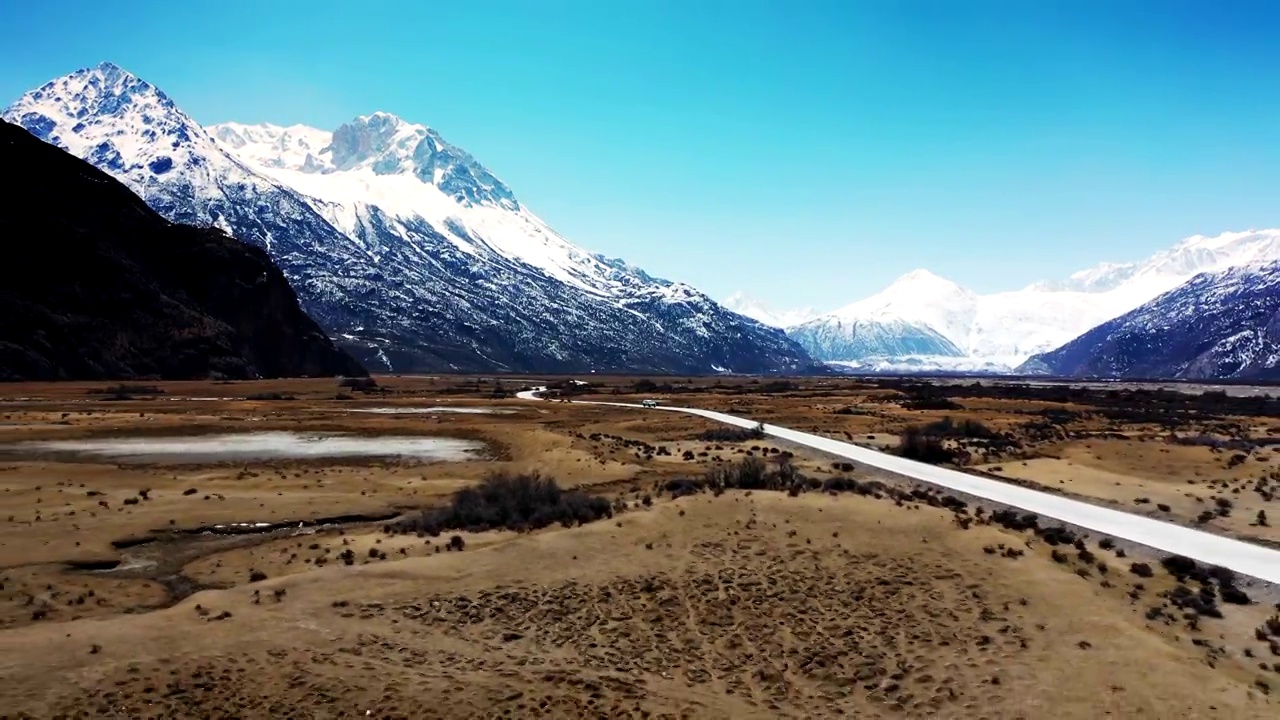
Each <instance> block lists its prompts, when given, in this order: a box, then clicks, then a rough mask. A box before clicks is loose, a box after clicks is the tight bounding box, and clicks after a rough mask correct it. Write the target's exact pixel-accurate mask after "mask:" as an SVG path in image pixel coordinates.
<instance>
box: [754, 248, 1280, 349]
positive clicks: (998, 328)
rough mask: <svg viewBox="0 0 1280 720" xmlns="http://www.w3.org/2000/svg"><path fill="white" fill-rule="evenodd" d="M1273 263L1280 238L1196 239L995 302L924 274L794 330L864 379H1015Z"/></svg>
mask: <svg viewBox="0 0 1280 720" xmlns="http://www.w3.org/2000/svg"><path fill="white" fill-rule="evenodd" d="M1273 261H1280V230H1257V231H1248V232H1230V233H1223V234H1221V235H1218V236H1214V237H1205V236H1194V237H1190V238H1187V239H1185V240H1183V241H1182V242H1180V243H1178V244H1177V245H1175V246H1174V247H1173V248H1171V249H1169V250H1166V251H1163V252H1160V253H1157V254H1155V255H1153V256H1152V257H1150V258H1148V259H1146V260H1144V261H1141V262H1136V263H1126V264H1110V263H1108V264H1102V265H1099V266H1097V267H1095V268H1092V269H1089V270H1084V271H1081V272H1078V273H1075V274H1074V275H1071V276H1070V277H1069V278H1067V279H1066V280H1064V281H1061V282H1041V283H1036V284H1034V285H1031V286H1028V287H1027V288H1025V289H1023V290H1016V291H1012V292H1003V293H995V294H991V295H977V294H975V293H973V292H970V291H968V290H966V289H964V288H962V287H960V286H959V285H956V284H955V283H953V282H951V281H949V280H945V279H943V278H940V277H938V276H937V275H934V274H933V273H930V272H928V271H926V270H916V271H914V272H911V273H908V274H907V275H904V276H902V277H901V278H899V279H898V280H896V281H895V282H894V283H893V284H892V285H890V286H889V287H888V288H886V289H885V290H883V291H882V292H880V293H878V294H876V295H873V296H872V297H869V298H867V299H864V300H860V301H858V302H855V303H853V304H851V305H848V306H846V307H843V308H840V309H838V310H835V311H832V312H829V313H825V314H822V315H818V316H816V317H813V318H809V319H805V320H803V321H801V322H797V323H794V324H791V325H787V326H785V329H786V331H787V333H788V334H789V335H790V336H791V337H793V338H795V339H796V340H797V341H799V342H800V344H801V345H803V346H804V347H805V349H806V350H808V351H809V352H810V353H811V354H812V355H813V357H815V358H817V359H819V360H822V361H826V362H829V363H834V364H837V365H841V366H844V367H847V368H852V369H857V370H864V371H871V372H927V371H930V370H933V371H938V372H982V373H989V372H1012V371H1014V370H1015V369H1016V368H1018V367H1019V366H1021V365H1022V364H1023V363H1024V362H1026V361H1027V360H1028V359H1029V358H1031V357H1032V356H1035V355H1037V354H1040V353H1046V352H1048V351H1050V350H1053V349H1055V348H1058V347H1061V346H1062V345H1064V344H1066V343H1068V342H1070V341H1071V340H1073V339H1074V338H1077V337H1079V336H1081V335H1082V334H1084V333H1086V332H1088V331H1090V330H1091V329H1093V328H1095V327H1098V326H1100V325H1102V324H1103V323H1106V322H1107V321H1109V320H1112V319H1113V318H1117V317H1119V316H1121V315H1124V314H1125V313H1127V312H1129V311H1130V310H1134V309H1135V308H1138V307H1139V306H1142V305H1143V304H1144V303H1147V302H1148V301H1151V300H1152V299H1153V298H1156V297H1157V296H1160V295H1161V294H1163V293H1166V292H1168V291H1171V290H1173V289H1175V288H1178V287H1179V286H1182V285H1183V284H1185V283H1188V282H1189V281H1190V280H1192V278H1195V277H1196V276H1198V275H1200V274H1201V273H1206V272H1208V273H1216V272H1221V271H1223V270H1227V269H1230V268H1237V267H1247V266H1259V265H1264V264H1266V263H1268V262H1273ZM757 317H758V318H761V319H765V317H766V316H764V315H757ZM767 317H769V318H781V317H785V316H784V315H781V314H775V315H771V316H767Z"/></svg>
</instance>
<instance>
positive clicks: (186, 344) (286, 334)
mask: <svg viewBox="0 0 1280 720" xmlns="http://www.w3.org/2000/svg"><path fill="white" fill-rule="evenodd" d="M102 152H103V154H104V156H111V157H114V155H111V153H110V152H109V151H106V150H104V151H102ZM0 158H2V159H3V163H4V167H5V169H6V171H7V172H8V173H9V174H10V177H11V178H13V179H14V180H16V182H12V183H10V185H9V186H8V188H7V189H6V200H7V201H8V203H10V204H9V205H8V208H9V212H6V213H3V214H0V238H3V242H4V245H5V247H4V250H5V256H6V259H7V262H8V266H9V267H10V268H12V269H13V270H14V272H11V273H9V274H8V276H7V278H6V280H5V282H4V283H0V379H4V380H20V379H32V380H35V379H38V380H61V379H124V378H161V379H203V378H208V377H216V376H222V377H227V378H254V377H286V376H288V377H295V376H325V375H328V376H333V375H349V376H350V375H364V374H365V371H364V369H363V368H362V367H361V366H360V365H359V363H357V362H356V361H355V360H354V359H352V358H351V357H350V356H348V355H347V354H346V353H344V352H342V351H341V350H339V349H338V348H336V347H335V346H334V344H333V343H332V342H331V341H330V339H329V338H328V337H327V336H326V335H325V333H324V332H323V331H322V330H321V329H320V327H319V326H318V325H316V323H315V322H314V321H313V320H311V319H310V318H309V317H307V315H306V314H305V313H304V312H303V310H302V308H301V307H300V306H299V304H298V299H297V297H296V296H295V295H294V293H293V290H292V289H291V288H290V286H289V283H288V281H287V280H286V279H285V277H284V275H283V274H281V272H280V270H279V269H277V268H276V267H275V265H273V264H272V262H271V260H270V258H269V257H268V256H267V254H266V253H265V252H263V251H261V250H259V249H257V248H254V247H251V246H249V245H246V244H244V243H242V242H240V241H238V240H236V239H234V238H232V237H230V236H228V235H226V234H225V233H224V232H223V231H221V230H218V229H214V228H196V227H191V226H187V225H180V224H173V223H170V222H169V221H167V220H165V219H164V218H162V217H160V216H159V215H158V214H157V213H156V212H155V211H153V210H152V209H151V208H149V207H148V206H147V205H146V203H144V202H143V201H142V200H141V199H139V198H138V196H136V195H135V194H133V193H132V192H130V190H129V189H128V188H127V187H125V186H124V185H122V184H121V183H119V182H117V181H116V180H114V179H113V178H111V177H110V176H109V175H107V174H106V173H104V172H101V171H99V170H97V169H96V168H94V167H93V166H92V165H90V164H88V163H86V162H84V161H83V160H80V159H78V158H76V157H73V156H72V155H70V154H68V153H66V152H63V151H62V150H59V149H58V148H55V147H53V146H51V145H49V144H46V143H44V142H41V140H40V139H37V138H36V137H33V136H32V135H31V134H30V133H29V132H27V131H26V130H24V129H22V128H20V127H17V126H15V125H11V124H9V123H5V122H0Z"/></svg>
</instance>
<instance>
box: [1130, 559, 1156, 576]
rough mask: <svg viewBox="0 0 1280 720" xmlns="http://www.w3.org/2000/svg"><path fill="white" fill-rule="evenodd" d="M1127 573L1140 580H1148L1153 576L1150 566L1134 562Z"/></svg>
mask: <svg viewBox="0 0 1280 720" xmlns="http://www.w3.org/2000/svg"><path fill="white" fill-rule="evenodd" d="M1129 572H1131V573H1133V574H1134V575H1137V576H1138V577H1140V578H1149V577H1152V576H1154V575H1155V572H1153V571H1152V570H1151V566H1150V565H1148V564H1146V563H1143V562H1136V563H1133V564H1132V565H1130V566H1129Z"/></svg>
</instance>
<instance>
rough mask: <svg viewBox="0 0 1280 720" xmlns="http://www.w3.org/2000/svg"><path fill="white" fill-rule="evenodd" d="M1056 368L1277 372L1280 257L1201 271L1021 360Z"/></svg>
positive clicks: (1075, 371)
mask: <svg viewBox="0 0 1280 720" xmlns="http://www.w3.org/2000/svg"><path fill="white" fill-rule="evenodd" d="M1021 370H1022V371H1023V372H1038V373H1046V374H1052V375H1056V376H1086V377H1108V378H1181V379H1201V378H1241V379H1246V378H1247V379H1267V380H1276V379H1280V262H1274V263H1269V264H1265V265H1245V266H1241V267H1236V268H1231V269H1228V270H1222V271H1218V272H1214V273H1203V274H1200V275H1197V276H1195V277H1194V278H1193V279H1191V280H1190V281H1188V282H1187V283H1185V284H1183V285H1181V286H1179V287H1177V288H1175V289H1174V290H1171V291H1169V292H1167V293H1164V294H1163V295H1161V296H1159V297H1157V298H1156V299H1154V300H1152V301H1151V302H1148V303H1146V304H1144V305H1142V306H1141V307H1139V308H1137V309H1135V310H1133V311H1131V312H1128V313H1126V314H1124V315H1121V316H1120V317H1118V318H1115V319H1114V320H1111V321H1109V322H1106V323H1103V324H1102V325H1099V326H1098V327H1096V328H1094V329H1092V330H1090V331H1089V332H1087V333H1085V334H1084V335H1081V336H1080V337H1078V338H1076V339H1075V340H1072V341H1071V342H1069V343H1067V344H1066V345H1064V346H1062V347H1060V348H1058V349H1056V350H1054V351H1052V352H1049V353H1044V354H1041V355H1037V356H1035V357H1033V358H1032V359H1030V360H1028V361H1027V363H1026V364H1025V365H1023V367H1022V368H1021Z"/></svg>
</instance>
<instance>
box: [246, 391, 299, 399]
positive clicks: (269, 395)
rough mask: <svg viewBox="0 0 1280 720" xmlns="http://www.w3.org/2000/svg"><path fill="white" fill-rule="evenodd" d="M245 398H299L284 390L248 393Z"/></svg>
mask: <svg viewBox="0 0 1280 720" xmlns="http://www.w3.org/2000/svg"><path fill="white" fill-rule="evenodd" d="M244 399H245V400H297V399H298V398H296V397H294V396H292V395H287V394H285V393H282V392H260V393H253V394H251V395H246V396H245V397H244Z"/></svg>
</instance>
